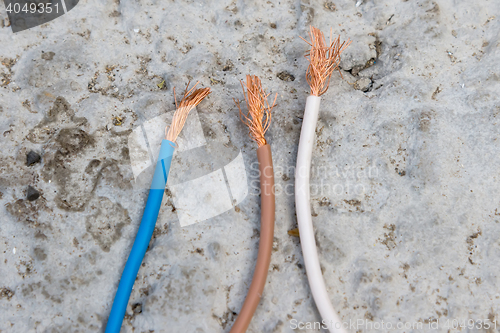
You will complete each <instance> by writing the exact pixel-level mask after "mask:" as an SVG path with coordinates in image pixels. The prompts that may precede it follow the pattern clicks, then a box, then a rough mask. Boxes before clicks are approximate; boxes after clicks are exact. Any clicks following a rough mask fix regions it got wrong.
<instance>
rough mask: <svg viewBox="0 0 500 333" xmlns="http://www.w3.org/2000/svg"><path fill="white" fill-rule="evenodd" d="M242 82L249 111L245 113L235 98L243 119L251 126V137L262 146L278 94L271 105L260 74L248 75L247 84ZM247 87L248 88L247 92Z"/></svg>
mask: <svg viewBox="0 0 500 333" xmlns="http://www.w3.org/2000/svg"><path fill="white" fill-rule="evenodd" d="M240 83H241V88H242V89H243V95H244V96H245V102H246V105H247V109H248V113H247V114H245V113H244V112H243V111H242V110H241V106H240V102H239V101H238V100H236V99H233V100H234V102H235V103H236V105H237V106H238V109H239V111H240V119H241V121H242V122H243V123H244V124H245V125H247V126H248V128H249V136H250V138H251V139H252V140H254V141H255V142H257V145H258V146H259V147H262V146H264V145H265V144H266V143H267V141H266V139H265V137H264V134H265V133H266V131H267V130H268V129H269V126H270V125H271V111H272V109H273V107H274V106H275V105H276V98H278V94H276V96H275V97H274V101H273V104H272V105H270V104H269V102H268V101H267V97H269V95H270V94H266V92H265V91H264V89H263V88H262V84H261V82H260V79H259V77H258V76H256V75H247V82H246V84H244V83H243V82H240ZM245 87H246V90H247V92H246V93H245Z"/></svg>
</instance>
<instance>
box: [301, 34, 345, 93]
mask: <svg viewBox="0 0 500 333" xmlns="http://www.w3.org/2000/svg"><path fill="white" fill-rule="evenodd" d="M309 37H310V39H311V42H308V41H307V40H305V39H304V38H302V37H300V38H302V40H303V41H305V42H306V43H307V44H309V45H310V46H311V50H310V51H309V52H308V53H306V55H305V58H306V59H307V60H309V67H307V73H306V80H307V83H309V86H310V87H311V94H312V95H314V96H321V95H323V94H324V93H325V92H326V91H327V90H328V86H329V84H330V78H331V75H332V73H333V71H334V70H336V69H339V68H338V67H339V63H340V54H341V53H342V52H343V51H344V50H345V49H346V47H348V46H349V44H351V41H350V40H349V39H348V40H347V41H344V42H342V43H341V42H340V36H339V37H337V38H336V39H334V40H333V41H332V32H331V31H330V45H327V44H326V41H325V36H324V35H323V32H321V30H319V29H318V28H315V27H313V26H310V31H309ZM339 72H340V70H339ZM340 75H342V73H341V74H340Z"/></svg>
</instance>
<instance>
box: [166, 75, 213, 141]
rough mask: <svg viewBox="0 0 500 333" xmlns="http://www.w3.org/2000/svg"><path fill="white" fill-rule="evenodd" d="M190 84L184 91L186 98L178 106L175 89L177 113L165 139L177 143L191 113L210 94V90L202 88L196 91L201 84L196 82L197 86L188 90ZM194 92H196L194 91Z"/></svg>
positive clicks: (167, 129)
mask: <svg viewBox="0 0 500 333" xmlns="http://www.w3.org/2000/svg"><path fill="white" fill-rule="evenodd" d="M189 83H190V82H188V84H187V86H186V90H185V91H184V96H183V97H182V99H181V102H180V103H179V104H178V105H177V98H176V96H175V88H174V99H175V107H176V110H175V113H174V116H173V118H172V124H171V125H170V127H167V128H165V139H167V140H170V141H172V142H175V140H177V137H178V136H179V134H180V133H181V131H182V128H183V127H184V124H185V123H186V119H187V117H188V114H189V112H190V111H191V110H192V109H194V108H195V107H196V106H197V105H198V104H200V103H201V101H202V100H203V99H204V98H205V97H207V96H208V94H210V88H201V89H196V90H194V88H196V86H197V85H198V83H200V82H196V84H195V85H194V86H193V88H191V89H190V90H188V88H189ZM193 90H194V91H193Z"/></svg>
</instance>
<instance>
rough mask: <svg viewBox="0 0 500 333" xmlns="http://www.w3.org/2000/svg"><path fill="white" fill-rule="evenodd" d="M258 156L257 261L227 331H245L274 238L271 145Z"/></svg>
mask: <svg viewBox="0 0 500 333" xmlns="http://www.w3.org/2000/svg"><path fill="white" fill-rule="evenodd" d="M257 159H258V161H259V171H260V191H261V194H260V207H261V211H260V241H259V252H258V254H257V263H256V264H255V271H254V273H253V278H252V283H251V284H250V288H249V289H248V293H247V297H246V298H245V302H244V303H243V307H242V308H241V311H240V313H239V315H238V318H236V321H235V323H234V325H233V327H232V328H231V331H230V333H245V332H246V330H247V328H248V325H249V324H250V321H251V320H252V317H253V314H254V313H255V310H256V309H257V306H258V305H259V302H260V298H261V297H262V292H263V291H264V286H265V284H266V279H267V272H268V270H269V264H270V263H271V253H272V250H273V240H274V214H275V213H274V212H275V200H274V171H273V158H272V155H271V146H270V145H268V144H266V145H264V146H261V147H259V148H258V149H257Z"/></svg>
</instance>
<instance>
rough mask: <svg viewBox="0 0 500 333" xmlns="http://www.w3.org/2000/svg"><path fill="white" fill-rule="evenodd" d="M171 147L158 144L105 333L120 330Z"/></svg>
mask: <svg viewBox="0 0 500 333" xmlns="http://www.w3.org/2000/svg"><path fill="white" fill-rule="evenodd" d="M174 147H175V143H173V142H172V141H169V140H163V141H162V143H161V148H160V154H159V155H158V161H157V162H156V168H155V173H154V176H153V181H152V182H151V188H150V190H149V194H148V201H147V203H146V208H145V209H144V215H143V216H142V220H141V224H140V226H139V231H138V232H137V236H136V237H135V241H134V245H133V246H132V250H131V251H130V255H129V257H128V260H127V263H126V265H125V268H124V270H123V273H122V277H121V279H120V284H119V285H118V290H117V291H116V296H115V300H114V301H113V307H112V308H111V313H110V314H109V319H108V324H107V325H106V333H120V329H121V326H122V322H123V317H124V316H125V311H126V310H127V304H128V300H129V298H130V293H131V292H132V287H133V286H134V282H135V279H136V277H137V273H138V272H139V268H140V266H141V263H142V259H143V258H144V255H145V254H146V250H147V249H148V246H149V242H150V240H151V236H153V231H154V229H155V224H156V219H157V218H158V213H159V211H160V206H161V201H162V199H163V192H164V191H165V185H166V184H167V177H168V172H169V171H170V164H171V162H172V155H173V154H174V149H175V148H174Z"/></svg>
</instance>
